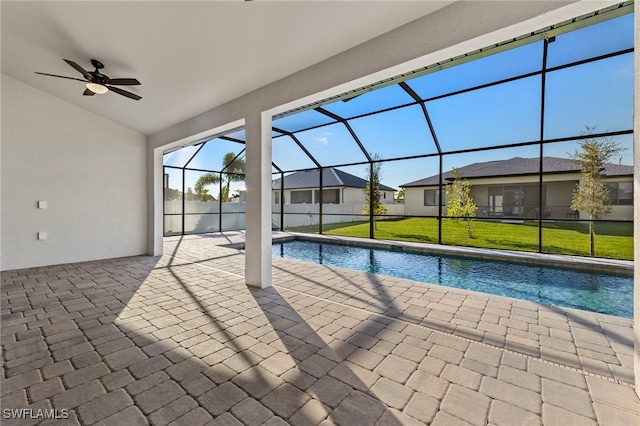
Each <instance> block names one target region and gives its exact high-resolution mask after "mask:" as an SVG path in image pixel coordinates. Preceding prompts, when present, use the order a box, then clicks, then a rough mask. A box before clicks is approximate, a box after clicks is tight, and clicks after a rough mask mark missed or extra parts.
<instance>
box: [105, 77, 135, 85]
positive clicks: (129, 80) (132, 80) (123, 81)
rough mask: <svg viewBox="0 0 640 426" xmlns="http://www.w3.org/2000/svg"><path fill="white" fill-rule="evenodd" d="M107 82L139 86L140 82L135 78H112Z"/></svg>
mask: <svg viewBox="0 0 640 426" xmlns="http://www.w3.org/2000/svg"><path fill="white" fill-rule="evenodd" d="M107 84H116V85H118V86H138V85H139V84H140V82H139V81H138V80H136V79H135V78H110V79H109V80H108V81H107Z"/></svg>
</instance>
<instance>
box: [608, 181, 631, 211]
mask: <svg viewBox="0 0 640 426" xmlns="http://www.w3.org/2000/svg"><path fill="white" fill-rule="evenodd" d="M607 186H608V187H609V203H610V204H613V205H620V206H631V205H633V182H610V183H607Z"/></svg>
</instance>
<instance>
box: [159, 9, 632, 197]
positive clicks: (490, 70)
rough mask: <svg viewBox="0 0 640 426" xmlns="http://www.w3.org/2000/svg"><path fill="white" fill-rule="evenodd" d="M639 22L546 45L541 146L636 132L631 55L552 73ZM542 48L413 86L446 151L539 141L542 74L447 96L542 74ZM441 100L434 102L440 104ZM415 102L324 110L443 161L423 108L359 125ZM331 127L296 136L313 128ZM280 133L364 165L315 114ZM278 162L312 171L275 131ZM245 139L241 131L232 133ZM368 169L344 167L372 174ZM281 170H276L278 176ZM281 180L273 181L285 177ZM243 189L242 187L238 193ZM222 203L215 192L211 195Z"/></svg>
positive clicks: (210, 156) (329, 159)
mask: <svg viewBox="0 0 640 426" xmlns="http://www.w3.org/2000/svg"><path fill="white" fill-rule="evenodd" d="M633 40H634V38H633V15H632V14H628V15H624V16H621V17H619V18H614V19H611V20H609V21H604V22H602V23H599V24H594V25H591V26H587V27H584V28H582V29H579V30H576V31H573V32H569V33H565V34H561V35H558V36H557V37H556V39H555V41H553V42H551V43H549V47H548V55H547V69H548V70H549V71H548V72H547V73H546V81H545V85H546V90H545V102H544V135H542V137H543V138H544V139H554V138H564V137H571V136H578V135H581V134H583V133H584V131H585V126H590V127H595V129H596V130H595V131H596V132H607V131H619V130H630V129H632V128H633V125H632V118H633V117H632V116H633V53H627V54H624V55H619V56H614V57H611V58H607V59H602V60H598V61H595V62H589V63H585V64H581V65H577V66H572V67H568V68H561V69H554V67H561V66H563V65H565V64H568V63H571V62H574V61H580V60H584V59H588V58H592V57H596V56H599V55H604V54H607V53H610V52H615V51H619V50H623V49H627V48H630V47H633V45H634V43H633ZM542 52H543V42H542V41H538V42H534V43H530V44H527V45H524V46H520V47H518V48H515V49H510V50H506V51H504V52H501V53H497V54H493V55H490V56H487V57H484V58H482V59H478V60H474V61H470V62H467V63H464V64H461V65H457V66H454V67H450V68H445V69H443V70H439V71H436V72H433V73H430V74H426V75H423V76H420V77H416V78H414V79H411V80H407V81H406V83H407V85H408V86H409V87H411V89H412V90H413V91H414V92H415V93H417V95H419V96H420V98H421V99H426V100H427V101H426V102H425V105H426V108H427V111H428V114H429V117H430V119H431V122H432V125H433V128H434V132H435V135H436V137H437V139H438V142H439V144H440V146H441V148H442V150H443V151H444V152H449V151H456V150H463V149H471V148H479V147H487V146H499V145H505V144H511V143H519V142H528V141H538V140H540V138H541V135H540V125H541V99H542V89H541V87H542V76H541V75H540V74H537V75H534V76H530V77H526V78H522V79H518V80H514V81H511V82H508V83H504V84H500V85H496V86H491V87H486V88H482V89H478V90H473V91H469V92H465V93H460V94H455V95H453V96H447V97H440V98H438V97H439V96H441V95H444V94H448V93H452V92H455V91H459V90H464V89H467V88H470V87H474V86H478V85H482V84H486V83H490V82H493V81H498V80H501V79H507V78H510V77H514V76H517V75H522V74H526V73H531V72H536V71H539V70H540V69H541V67H542ZM434 98H435V99H434ZM412 102H414V99H413V98H412V97H411V96H410V95H409V94H408V93H407V92H406V91H404V90H403V89H402V88H401V87H400V86H399V85H397V84H394V85H392V86H388V87H384V88H381V89H378V90H375V91H371V92H368V93H365V94H363V95H360V96H358V97H355V98H353V99H351V100H349V101H348V102H343V101H337V102H334V103H332V104H328V105H325V106H324V107H323V108H324V109H326V110H327V111H329V112H331V113H334V114H337V115H339V116H341V117H343V118H346V119H348V123H349V125H350V127H351V129H352V130H353V132H354V133H355V134H356V135H357V137H358V139H359V141H360V142H361V143H362V145H363V146H364V148H365V150H366V151H367V152H368V153H369V154H370V155H372V156H373V155H378V156H379V157H380V158H383V159H391V158H400V157H409V156H416V155H424V154H434V153H437V149H436V145H435V143H434V139H433V136H432V134H431V132H430V130H429V126H428V124H427V121H426V119H425V116H424V113H423V111H422V108H421V107H420V106H419V105H411V106H406V107H403V108H399V109H395V110H392V111H386V112H383V113H379V114H374V115H369V116H365V117H360V118H353V119H351V118H352V117H356V116H361V115H364V114H368V113H370V112H373V111H378V110H380V109H385V108H391V107H395V106H399V105H406V104H409V103H412ZM319 125H325V126H322V127H317V128H315V129H311V130H306V131H301V132H298V131H299V130H301V129H305V128H309V127H312V126H319ZM273 127H274V128H281V129H284V130H287V131H290V132H296V133H295V136H296V138H297V139H298V140H299V141H300V142H301V143H302V144H303V145H304V146H305V148H306V149H307V150H308V151H309V152H310V153H311V155H313V157H314V158H315V159H316V160H317V161H318V162H319V163H320V164H321V165H322V166H333V165H337V164H347V163H355V162H361V161H365V160H366V157H365V155H364V153H363V152H362V149H361V148H360V147H359V146H358V144H357V143H356V141H355V140H354V138H353V137H352V136H351V134H350V132H349V130H348V128H347V127H346V126H345V125H344V124H342V123H336V122H335V120H333V119H332V118H330V117H328V116H327V115H324V114H321V113H320V112H318V111H315V110H308V111H304V112H302V113H298V114H295V115H291V116H288V117H284V118H281V119H278V120H274V121H273ZM273 134H274V138H273V142H272V159H273V162H274V163H275V164H277V165H278V167H280V168H281V169H283V170H285V171H286V170H296V169H305V168H312V167H315V164H314V163H313V161H311V160H310V159H309V158H308V156H307V155H306V154H305V153H304V152H303V151H302V149H300V147H299V146H298V145H297V144H296V143H295V142H294V141H293V140H292V139H291V138H290V137H288V136H282V135H281V134H279V133H277V132H274V133H273ZM229 136H231V137H234V138H238V139H241V140H244V131H243V130H240V131H237V132H235V133H234V134H231V135H229ZM615 140H616V141H617V142H618V143H619V144H620V146H621V147H623V148H625V151H623V152H622V154H621V155H619V156H618V157H617V158H615V159H612V162H615V163H622V164H629V165H630V164H632V157H633V151H632V136H631V135H623V136H618V137H615ZM243 148H244V145H243V144H240V143H234V142H230V141H226V140H223V139H216V140H214V141H211V142H209V143H207V144H206V146H205V147H204V148H203V149H202V150H201V151H200V152H199V153H198V154H197V155H196V156H195V157H193V159H192V160H191V161H190V162H189V164H188V167H189V168H195V169H207V170H211V169H214V170H220V168H221V164H222V158H223V157H224V155H225V154H226V153H227V152H234V153H239V152H240V151H241V150H242V149H243ZM577 148H578V145H577V143H576V142H562V143H551V144H545V146H544V155H545V156H556V157H565V158H568V157H569V155H570V154H571V153H573V152H574V151H576V149H577ZM196 149H197V148H196V147H187V148H183V149H182V150H179V151H175V152H173V153H170V154H166V155H165V159H164V160H165V165H176V166H183V165H184V164H185V162H186V161H188V160H189V158H191V157H192V156H193V154H194V153H195V151H196ZM538 155H539V146H531V147H518V148H508V149H499V150H488V151H482V152H474V153H466V154H452V155H445V156H444V157H443V167H444V171H448V170H450V169H451V168H452V167H462V166H465V165H468V164H471V163H476V162H482V161H490V160H496V159H508V158H513V157H536V156H538ZM438 167H439V163H438V158H437V157H427V158H421V159H412V160H403V161H392V162H385V163H384V164H383V166H382V183H384V184H385V185H388V186H391V187H394V188H396V189H400V186H401V185H403V184H405V183H409V182H412V181H415V180H418V179H422V178H425V177H427V176H431V175H434V174H437V173H438ZM367 168H368V166H366V165H364V164H362V165H357V166H348V167H340V169H342V170H344V171H346V172H348V173H351V174H354V175H357V176H360V177H363V178H364V177H365V176H366V170H367ZM167 171H168V173H169V174H170V177H169V182H170V184H169V186H170V187H172V188H180V187H181V185H182V177H181V175H182V172H181V171H174V170H170V169H167ZM274 171H275V169H274ZM201 174H202V173H201V172H193V171H187V172H186V176H185V178H186V180H185V183H186V187H193V185H194V184H195V181H196V180H197V178H198V177H199V176H200V175H201ZM278 177H279V175H276V176H274V178H278ZM241 187H243V183H242V182H240V183H235V184H233V185H232V190H236V189H238V188H241ZM209 192H210V193H211V194H214V195H217V193H218V190H217V188H211V189H210V191H209Z"/></svg>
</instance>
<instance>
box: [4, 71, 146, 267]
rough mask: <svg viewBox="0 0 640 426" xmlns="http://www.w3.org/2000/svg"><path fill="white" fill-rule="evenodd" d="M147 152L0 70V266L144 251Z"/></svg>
mask: <svg viewBox="0 0 640 426" xmlns="http://www.w3.org/2000/svg"><path fill="white" fill-rule="evenodd" d="M146 155H147V154H146V137H145V136H143V135H141V134H139V133H137V132H134V131H132V130H130V129H127V128H125V127H123V126H120V125H118V124H115V123H113V122H111V121H109V120H106V119H104V118H102V117H99V116H97V115H95V114H93V113H90V112H88V111H86V110H83V109H80V108H78V107H76V106H73V105H71V104H69V103H67V102H64V101H62V100H60V99H58V98H56V97H53V96H51V95H48V94H46V93H44V92H41V91H39V90H36V89H34V88H32V87H30V86H27V85H25V84H23V83H21V82H19V81H17V80H15V79H13V78H11V77H8V76H6V75H4V74H3V75H2V160H1V161H2V163H1V164H2V167H1V176H2V179H1V200H2V214H1V235H2V237H1V238H2V240H1V250H0V251H1V263H0V268H1V269H2V270H9V269H16V268H25V267H33V266H43V265H54V264H60V263H68V262H77V261H84V260H93V259H103V258H113V257H122V256H129V255H138V254H144V253H146V244H147V241H146V237H147V230H146V223H147V213H146V208H147V199H146V192H147V185H146V173H147V169H146ZM38 201H46V202H47V208H46V209H38V208H37V202H38ZM38 232H46V233H47V239H46V240H38V239H37V233H38Z"/></svg>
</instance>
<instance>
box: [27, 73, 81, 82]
mask: <svg viewBox="0 0 640 426" xmlns="http://www.w3.org/2000/svg"><path fill="white" fill-rule="evenodd" d="M35 73H36V74H40V75H48V76H49V77H58V78H68V79H69V80H77V81H82V82H83V83H86V80H80V79H79V78H75V77H66V76H64V75H55V74H47V73H45V72H38V71H35Z"/></svg>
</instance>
